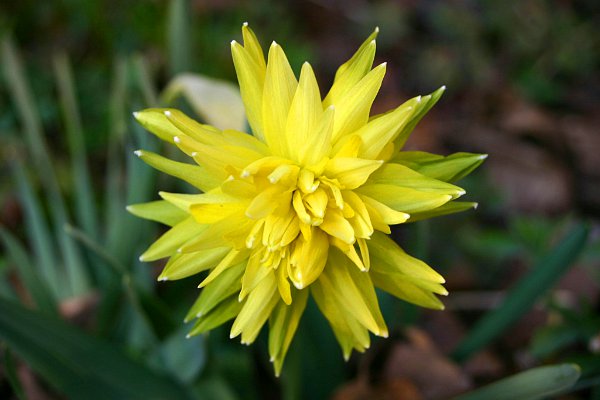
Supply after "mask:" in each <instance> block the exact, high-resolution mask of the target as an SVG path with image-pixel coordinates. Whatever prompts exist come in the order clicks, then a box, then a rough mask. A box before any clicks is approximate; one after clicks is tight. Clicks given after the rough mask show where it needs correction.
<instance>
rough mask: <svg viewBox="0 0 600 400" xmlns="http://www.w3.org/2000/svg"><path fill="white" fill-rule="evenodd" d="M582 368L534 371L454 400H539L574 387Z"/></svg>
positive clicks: (538, 369) (569, 366) (520, 374)
mask: <svg viewBox="0 0 600 400" xmlns="http://www.w3.org/2000/svg"><path fill="white" fill-rule="evenodd" d="M580 375H581V372H580V369H579V367H578V366H577V365H575V364H561V365H551V366H546V367H538V368H532V369H530V370H528V371H524V372H521V373H519V374H516V375H513V376H510V377H508V378H504V379H502V380H500V381H498V382H495V383H492V384H490V385H487V386H484V387H482V388H480V389H477V390H475V391H472V392H470V393H467V394H464V395H462V396H458V397H456V398H455V399H454V400H515V399H518V400H537V399H543V398H547V397H548V396H551V395H555V394H558V393H561V392H563V391H565V390H567V389H569V388H570V387H572V386H573V385H574V384H575V382H577V379H579V376H580Z"/></svg>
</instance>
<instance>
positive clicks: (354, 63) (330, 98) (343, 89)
mask: <svg viewBox="0 0 600 400" xmlns="http://www.w3.org/2000/svg"><path fill="white" fill-rule="evenodd" d="M378 33H379V29H375V31H374V32H373V33H371V35H370V36H369V37H368V38H367V39H366V40H365V41H364V42H363V44H362V45H361V46H360V47H359V49H358V50H357V51H356V53H354V55H353V56H352V58H350V59H349V60H348V61H346V62H345V63H344V64H342V65H341V66H340V67H339V68H338V70H337V71H336V73H335V78H334V81H333V85H332V86H331V89H330V91H329V93H328V94H327V96H326V97H325V100H323V106H324V107H329V106H330V105H332V104H337V103H338V102H339V100H340V99H341V98H342V97H343V96H344V95H345V94H346V93H347V92H348V91H349V90H350V89H351V88H352V87H354V85H355V84H356V83H358V82H359V81H360V80H361V79H362V78H363V77H364V76H365V75H366V74H367V73H368V72H369V71H370V70H371V67H372V66H373V59H374V58H375V49H376V45H375V38H376V37H377V34H378Z"/></svg>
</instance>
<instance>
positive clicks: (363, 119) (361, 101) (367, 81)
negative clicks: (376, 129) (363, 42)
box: [332, 63, 386, 143]
mask: <svg viewBox="0 0 600 400" xmlns="http://www.w3.org/2000/svg"><path fill="white" fill-rule="evenodd" d="M385 67H386V64H385V63H384V64H381V65H378V66H377V67H375V68H374V69H373V70H372V71H371V72H369V73H368V74H367V75H365V76H364V77H363V78H362V79H361V80H360V81H359V82H358V83H357V84H356V85H354V86H353V87H352V89H350V90H348V91H347V92H346V94H345V95H344V96H343V97H342V98H341V99H339V100H338V101H337V102H336V103H334V106H335V116H334V120H333V136H332V140H333V142H334V143H335V142H336V141H337V140H339V139H340V138H341V137H344V136H345V135H347V134H350V133H352V132H354V131H356V130H358V129H360V128H361V127H362V126H363V125H365V124H366V123H367V121H368V120H369V112H370V110H371V105H372V104H373V100H375V96H376V95H377V92H379V88H380V87H381V82H382V81H383V77H384V76H385Z"/></svg>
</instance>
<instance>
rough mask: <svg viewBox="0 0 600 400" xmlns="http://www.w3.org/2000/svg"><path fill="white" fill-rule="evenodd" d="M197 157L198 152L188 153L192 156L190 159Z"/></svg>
mask: <svg viewBox="0 0 600 400" xmlns="http://www.w3.org/2000/svg"><path fill="white" fill-rule="evenodd" d="M197 155H198V152H197V151H192V152H191V153H190V156H192V157H196V156H197Z"/></svg>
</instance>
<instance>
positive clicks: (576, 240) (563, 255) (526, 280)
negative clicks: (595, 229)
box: [453, 224, 589, 361]
mask: <svg viewBox="0 0 600 400" xmlns="http://www.w3.org/2000/svg"><path fill="white" fill-rule="evenodd" d="M588 234H589V228H588V227H587V226H586V225H583V224H580V225H578V226H576V227H575V228H574V229H573V230H572V231H571V232H569V233H568V234H567V235H566V236H565V238H564V239H563V241H562V242H561V243H560V244H558V245H557V246H556V247H555V248H554V249H553V250H552V251H550V252H549V253H548V254H546V256H545V257H542V259H540V261H539V262H538V264H537V265H536V266H535V267H534V268H533V269H532V270H531V271H530V272H529V273H528V274H527V275H525V276H524V277H523V278H521V280H520V281H519V282H518V283H517V284H516V285H515V286H514V287H513V288H512V289H511V290H510V292H509V293H508V294H507V295H506V298H505V300H504V302H503V303H502V304H501V305H500V307H498V308H497V309H494V310H492V311H490V312H488V313H487V314H486V315H485V316H484V317H483V318H482V319H481V320H480V321H479V322H478V323H477V324H476V325H475V327H474V328H473V329H472V330H471V331H470V333H469V335H468V336H467V337H466V338H465V339H464V340H463V341H462V342H461V343H460V344H459V345H458V347H457V348H456V349H455V350H454V352H453V357H454V358H455V359H457V360H459V361H464V360H466V359H468V358H469V357H471V356H472V355H473V354H475V353H476V352H477V351H479V350H481V349H482V348H483V347H484V346H486V345H487V344H488V343H490V342H491V341H492V340H494V339H495V338H496V337H498V336H499V335H501V334H502V333H503V332H504V331H505V330H506V329H507V328H508V327H509V326H510V325H511V324H512V323H514V322H515V321H516V320H517V319H519V318H520V317H521V316H523V315H524V314H525V313H526V312H527V311H528V310H529V309H531V307H532V306H533V305H534V303H535V301H536V300H537V299H538V298H539V297H540V296H541V295H543V294H544V293H545V292H546V291H548V290H549V289H550V288H551V287H552V286H553V285H554V284H555V283H556V281H557V280H558V279H560V277H561V276H562V275H563V274H564V273H565V272H566V271H567V269H568V268H569V267H570V266H571V265H572V264H573V262H574V261H575V260H576V259H577V257H578V256H579V254H580V253H581V250H582V249H583V246H584V245H585V243H586V240H587V237H588Z"/></svg>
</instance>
